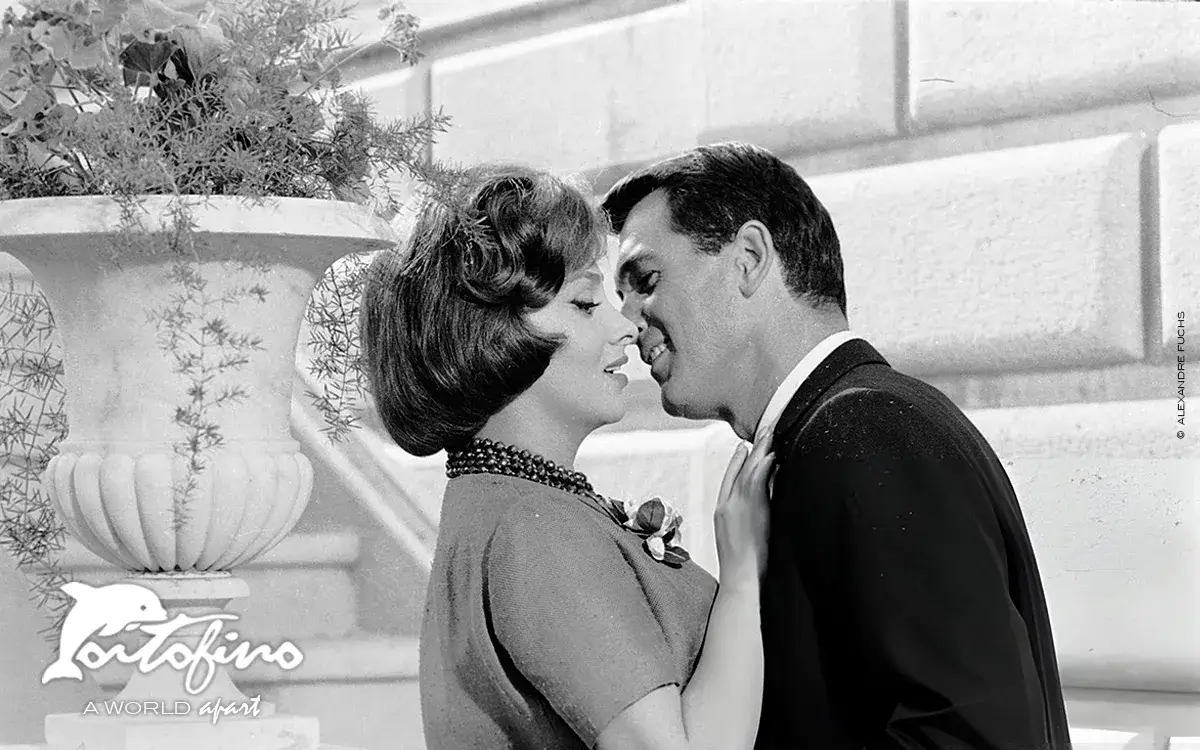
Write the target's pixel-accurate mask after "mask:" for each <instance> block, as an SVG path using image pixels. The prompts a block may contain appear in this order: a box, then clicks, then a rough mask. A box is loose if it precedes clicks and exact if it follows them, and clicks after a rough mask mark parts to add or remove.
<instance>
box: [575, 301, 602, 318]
mask: <svg viewBox="0 0 1200 750" xmlns="http://www.w3.org/2000/svg"><path fill="white" fill-rule="evenodd" d="M575 306H576V307H578V308H579V309H580V310H583V311H584V312H585V313H587V314H588V315H591V314H592V310H595V309H596V308H597V307H599V306H600V303H599V302H583V301H579V300H576V302H575Z"/></svg>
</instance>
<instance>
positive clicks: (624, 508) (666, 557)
mask: <svg viewBox="0 0 1200 750" xmlns="http://www.w3.org/2000/svg"><path fill="white" fill-rule="evenodd" d="M609 507H610V508H611V510H612V512H613V517H614V518H615V519H616V520H617V522H618V523H620V524H621V525H622V526H624V527H625V528H627V529H629V530H630V531H632V532H634V533H635V534H637V535H638V536H640V537H642V539H643V540H644V541H643V542H642V546H644V547H645V548H646V551H647V552H649V553H650V556H651V557H653V558H654V559H655V560H658V561H659V562H661V563H666V564H667V565H670V566H672V567H679V566H680V565H682V564H683V563H685V562H687V561H688V560H690V559H691V556H690V555H689V554H688V552H687V550H685V549H684V548H683V547H681V546H680V545H679V543H678V537H679V525H680V524H681V523H683V515H682V514H680V512H679V511H678V510H676V509H675V508H674V506H672V505H671V504H670V503H668V502H666V501H665V500H663V499H662V498H661V497H657V496H655V497H649V498H647V499H645V500H642V501H641V502H638V501H636V500H609Z"/></svg>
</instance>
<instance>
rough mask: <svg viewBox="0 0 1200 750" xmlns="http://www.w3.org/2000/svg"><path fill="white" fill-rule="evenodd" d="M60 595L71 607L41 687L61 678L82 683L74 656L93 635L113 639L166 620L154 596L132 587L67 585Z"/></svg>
mask: <svg viewBox="0 0 1200 750" xmlns="http://www.w3.org/2000/svg"><path fill="white" fill-rule="evenodd" d="M62 591H63V592H64V593H66V594H68V595H69V596H70V597H71V598H72V599H74V600H75V603H74V604H72V605H71V611H70V612H69V613H68V614H67V619H66V621H65V622H64V623H63V628H62V633H60V634H59V638H58V659H57V660H55V662H54V663H53V664H51V665H50V666H48V667H46V671H45V672H43V673H42V684H43V685H45V684H46V683H47V682H50V681H51V680H58V679H63V678H70V679H73V680H82V679H83V671H82V670H80V669H79V666H78V665H76V664H75V654H76V653H77V652H78V651H79V647H80V646H82V645H83V644H84V642H85V641H87V639H88V638H90V637H91V636H92V634H93V633H95V632H97V631H99V632H100V635H115V634H117V633H119V632H121V631H122V630H134V629H136V628H137V627H138V626H139V625H141V623H143V622H163V621H165V620H166V619H167V612H166V610H164V609H163V606H162V602H160V601H159V600H158V595H156V594H155V593H154V592H153V591H151V590H150V589H148V588H145V587H143V586H138V585H136V584H132V583H114V584H110V585H108V586H89V585H88V584H86V583H80V582H78V581H71V582H70V583H64V584H63V585H62Z"/></svg>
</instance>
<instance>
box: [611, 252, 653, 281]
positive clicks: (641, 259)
mask: <svg viewBox="0 0 1200 750" xmlns="http://www.w3.org/2000/svg"><path fill="white" fill-rule="evenodd" d="M649 257H650V254H649V253H637V254H636V255H631V256H630V257H628V258H626V259H625V260H623V261H621V265H620V267H619V268H617V280H618V281H624V280H625V278H626V277H627V276H629V275H630V274H632V273H634V272H635V271H636V270H637V269H638V267H640V266H641V265H642V264H643V263H645V262H646V260H647V259H648V258H649Z"/></svg>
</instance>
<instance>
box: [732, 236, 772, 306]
mask: <svg viewBox="0 0 1200 750" xmlns="http://www.w3.org/2000/svg"><path fill="white" fill-rule="evenodd" d="M733 252H734V263H735V266H736V268H737V274H738V290H739V291H740V292H741V293H742V296H744V297H752V296H754V293H755V292H757V291H758V288H759V287H760V286H761V285H762V283H763V282H764V281H765V280H766V278H767V274H768V273H769V272H770V270H771V264H773V263H774V262H775V243H774V242H773V241H772V239H771V230H769V229H767V227H766V225H765V224H763V223H762V222H761V221H758V220H757V219H755V220H751V221H748V222H746V223H745V224H743V225H742V228H741V229H739V230H738V233H737V235H736V236H735V237H734V238H733Z"/></svg>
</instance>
